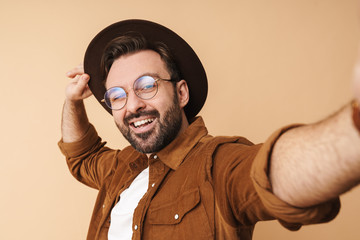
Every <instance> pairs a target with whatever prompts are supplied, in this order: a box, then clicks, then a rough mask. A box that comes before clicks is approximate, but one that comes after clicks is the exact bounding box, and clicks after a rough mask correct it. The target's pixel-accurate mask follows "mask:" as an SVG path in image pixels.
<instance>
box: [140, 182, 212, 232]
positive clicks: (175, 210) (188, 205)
mask: <svg viewBox="0 0 360 240" xmlns="http://www.w3.org/2000/svg"><path fill="white" fill-rule="evenodd" d="M147 221H148V223H149V225H150V227H149V230H150V235H151V237H153V238H154V239H191V238H192V239H212V236H213V234H212V231H211V228H210V225H209V219H208V217H207V214H206V211H205V208H204V206H203V205H202V204H201V198H200V191H199V189H198V188H195V189H192V190H189V191H187V192H185V193H183V194H181V195H180V196H179V197H177V198H176V199H174V200H173V201H167V202H165V203H163V204H159V203H158V204H152V205H150V208H149V210H148V214H147Z"/></svg>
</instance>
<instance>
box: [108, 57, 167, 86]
mask: <svg viewBox="0 0 360 240" xmlns="http://www.w3.org/2000/svg"><path fill="white" fill-rule="evenodd" d="M145 74H150V75H156V76H159V77H162V78H168V77H169V76H170V75H169V73H168V71H167V68H166V65H165V63H164V61H163V60H162V59H161V57H160V55H159V54H158V53H157V52H155V51H152V50H143V51H139V52H135V53H130V54H126V55H123V56H121V57H120V58H118V59H116V60H115V61H114V63H113V64H112V66H111V68H110V71H109V74H108V77H107V79H106V84H105V85H106V88H110V87H114V86H127V85H129V86H132V84H133V82H134V81H135V80H136V79H137V78H139V77H141V76H143V75H145Z"/></svg>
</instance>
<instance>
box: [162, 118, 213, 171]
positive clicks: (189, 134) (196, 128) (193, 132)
mask: <svg viewBox="0 0 360 240" xmlns="http://www.w3.org/2000/svg"><path fill="white" fill-rule="evenodd" d="M207 134H208V131H207V129H206V127H205V123H204V121H203V119H202V117H197V118H195V120H194V121H193V122H192V123H191V124H190V126H189V127H188V128H187V129H186V130H185V131H184V132H182V133H181V134H180V135H179V136H178V137H177V138H175V139H174V140H173V141H172V142H171V143H170V144H169V145H167V146H166V147H165V148H163V149H162V150H160V151H159V152H158V153H157V154H156V155H157V156H158V157H159V159H160V160H161V161H162V162H163V163H164V164H165V165H167V166H168V167H170V168H171V169H173V170H176V169H177V168H178V167H179V166H180V164H181V163H182V162H183V160H184V159H185V157H186V156H187V154H188V153H189V152H190V150H191V149H193V148H194V147H195V145H196V144H197V143H198V142H199V141H200V139H201V138H203V137H204V136H206V135H207Z"/></svg>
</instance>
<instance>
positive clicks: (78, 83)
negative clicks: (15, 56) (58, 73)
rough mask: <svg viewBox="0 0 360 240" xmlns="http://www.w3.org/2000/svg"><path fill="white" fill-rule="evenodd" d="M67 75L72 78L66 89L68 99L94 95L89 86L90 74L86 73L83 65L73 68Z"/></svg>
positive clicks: (72, 99) (79, 98) (81, 98)
mask: <svg viewBox="0 0 360 240" xmlns="http://www.w3.org/2000/svg"><path fill="white" fill-rule="evenodd" d="M66 75H67V76H68V77H69V78H71V80H70V82H69V84H68V85H67V87H66V89H65V96H66V99H67V100H70V101H78V100H83V99H85V98H88V97H90V96H91V95H92V93H91V91H90V88H89V86H88V82H89V80H90V77H89V75H88V74H86V73H84V68H83V66H82V65H79V66H77V67H75V68H73V69H71V70H70V71H69V72H67V73H66Z"/></svg>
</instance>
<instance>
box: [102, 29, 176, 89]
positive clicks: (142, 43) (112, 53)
mask: <svg viewBox="0 0 360 240" xmlns="http://www.w3.org/2000/svg"><path fill="white" fill-rule="evenodd" d="M141 50H153V51H155V52H157V53H158V54H159V55H160V57H161V59H162V60H163V61H164V63H165V65H166V67H167V70H168V71H169V74H170V77H171V79H172V80H173V81H172V82H173V83H174V85H175V83H176V82H178V81H179V80H180V79H181V76H180V72H179V70H178V68H177V66H176V64H175V61H174V58H173V56H172V54H171V52H170V50H169V48H168V47H167V46H166V45H165V44H164V43H162V42H154V43H151V42H149V41H147V40H146V39H145V38H144V37H143V36H142V35H141V34H139V33H136V32H129V33H127V34H126V35H122V36H120V37H117V38H115V39H113V40H112V41H111V42H109V43H108V45H107V46H106V48H105V51H104V53H103V55H102V59H101V69H102V70H103V76H104V80H103V83H104V84H105V81H106V78H107V75H108V73H109V71H110V68H111V66H112V64H113V63H114V61H115V60H116V59H118V58H119V57H121V56H123V55H126V54H129V53H135V52H138V51H141Z"/></svg>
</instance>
